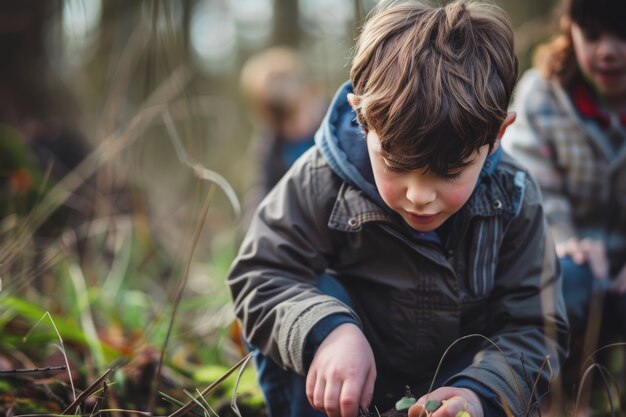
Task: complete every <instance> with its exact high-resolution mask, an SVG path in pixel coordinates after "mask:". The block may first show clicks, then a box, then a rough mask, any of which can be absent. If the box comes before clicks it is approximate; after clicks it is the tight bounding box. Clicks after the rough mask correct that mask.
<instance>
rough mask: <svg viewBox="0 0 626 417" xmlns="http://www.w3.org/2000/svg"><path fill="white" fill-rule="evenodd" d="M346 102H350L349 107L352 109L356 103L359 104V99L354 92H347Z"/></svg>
mask: <svg viewBox="0 0 626 417" xmlns="http://www.w3.org/2000/svg"><path fill="white" fill-rule="evenodd" d="M348 103H350V107H352V108H353V109H354V108H355V107H356V105H357V104H359V100H358V99H357V98H356V96H355V95H354V94H352V93H348Z"/></svg>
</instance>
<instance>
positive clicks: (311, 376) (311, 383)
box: [306, 369, 317, 406]
mask: <svg viewBox="0 0 626 417" xmlns="http://www.w3.org/2000/svg"><path fill="white" fill-rule="evenodd" d="M316 379H317V372H315V370H314V369H311V370H310V371H309V372H308V373H307V375H306V398H307V399H308V400H309V404H311V406H313V392H314V391H315V382H316Z"/></svg>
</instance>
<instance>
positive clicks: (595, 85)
mask: <svg viewBox="0 0 626 417" xmlns="http://www.w3.org/2000/svg"><path fill="white" fill-rule="evenodd" d="M563 8H564V9H563V11H564V12H563V15H562V18H561V32H560V33H559V34H558V35H557V36H556V37H555V38H554V39H553V40H552V41H551V42H549V43H547V44H545V45H543V46H542V47H541V48H540V49H538V51H537V54H536V56H535V68H534V69H531V70H529V71H528V72H527V73H526V74H525V75H524V77H523V78H522V80H521V81H520V83H519V86H518V90H517V93H516V98H515V100H514V103H513V105H512V110H514V111H516V112H517V121H516V123H514V124H513V125H512V126H511V127H510V128H509V129H508V130H507V132H506V135H505V137H504V140H503V141H502V144H503V146H504V147H505V148H507V149H508V150H509V151H510V152H511V153H512V154H513V155H514V156H515V157H517V158H518V159H519V161H520V162H522V163H523V164H524V165H526V167H528V168H529V169H530V171H531V172H532V174H533V175H534V176H535V178H536V179H537V181H538V182H539V185H540V187H541V188H542V193H543V198H544V207H545V211H546V214H547V216H548V222H549V224H550V226H551V229H552V231H553V233H554V236H555V239H556V243H557V252H558V254H559V256H560V261H561V266H562V271H563V278H564V279H563V287H564V296H565V301H566V304H567V310H568V315H569V318H570V322H571V328H572V332H573V334H572V340H573V342H574V343H573V345H575V344H577V343H579V342H577V341H580V340H582V339H581V337H580V336H581V334H582V333H583V332H584V329H585V326H586V325H587V321H588V316H589V313H590V309H589V304H590V300H591V298H592V294H593V293H594V292H600V293H603V292H604V291H605V290H606V297H605V298H604V315H603V318H602V323H591V325H592V326H593V327H596V326H600V324H602V327H603V332H604V335H605V336H618V337H622V338H624V336H625V335H626V320H625V319H626V146H625V145H624V142H625V140H626V24H625V22H626V7H624V3H623V2H622V1H621V0H564V3H563ZM608 341H609V339H603V340H602V341H601V343H607V342H608ZM573 348H574V346H573ZM582 359H583V360H584V359H585V358H582Z"/></svg>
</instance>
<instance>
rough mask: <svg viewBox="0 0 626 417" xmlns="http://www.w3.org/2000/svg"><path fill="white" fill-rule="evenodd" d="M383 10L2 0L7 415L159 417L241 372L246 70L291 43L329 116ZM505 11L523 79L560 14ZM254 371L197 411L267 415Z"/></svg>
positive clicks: (529, 7)
mask: <svg viewBox="0 0 626 417" xmlns="http://www.w3.org/2000/svg"><path fill="white" fill-rule="evenodd" d="M375 3H376V1H375V0H132V1H129V0H106V1H104V0H48V1H40V0H2V1H0V280H1V292H0V372H2V373H0V415H19V414H28V413H30V414H36V413H61V412H64V411H65V413H66V414H70V415H74V414H80V413H84V414H90V413H93V414H95V413H100V414H104V413H110V414H111V415H124V414H128V413H129V412H128V411H123V410H131V409H132V410H143V411H149V412H152V413H155V414H166V413H170V412H173V410H176V409H179V408H180V406H181V405H182V404H183V403H186V402H188V401H190V397H189V395H193V394H195V392H194V391H195V390H196V388H197V389H200V390H202V389H203V388H205V387H207V386H208V385H209V384H211V383H214V382H215V381H216V379H218V378H219V377H220V376H222V375H224V374H225V373H226V371H227V370H228V368H230V367H231V366H232V365H233V364H234V363H235V362H237V361H238V360H239V359H241V358H242V357H243V355H244V354H245V352H244V351H243V350H242V346H241V345H240V344H239V343H238V338H237V337H236V336H235V335H236V333H237V328H236V326H235V325H234V324H233V314H232V311H231V307H230V303H229V296H228V293H227V290H226V287H225V285H224V279H225V275H226V272H227V269H228V266H229V263H230V261H231V260H232V258H233V257H234V254H235V251H236V249H237V246H238V243H239V240H240V238H241V235H242V230H241V229H242V228H243V227H244V225H245V221H242V220H241V219H242V218H243V217H245V216H242V214H241V208H240V207H241V204H240V203H239V200H241V199H242V197H243V195H244V194H245V192H246V190H247V188H248V187H249V185H250V183H251V181H252V180H253V177H254V176H255V173H254V172H251V163H250V152H249V151H248V150H249V146H251V143H250V138H251V132H252V123H251V118H250V111H249V108H248V103H246V101H245V100H244V98H243V96H242V93H241V91H240V86H239V78H240V71H241V68H242V65H243V63H244V62H245V61H246V59H248V58H249V57H250V56H252V55H253V54H255V53H257V52H259V51H262V50H265V49H267V48H269V47H272V46H278V45H281V46H290V47H293V48H295V49H296V50H297V51H298V53H299V54H300V58H301V59H302V62H303V63H304V67H305V69H306V71H307V73H308V74H309V75H310V76H311V77H312V79H313V80H314V83H315V84H316V86H317V87H318V88H319V90H320V91H321V92H322V94H323V95H324V96H325V98H326V99H328V100H329V99H330V98H331V96H332V94H333V93H334V91H335V90H336V88H337V87H338V86H339V85H340V84H341V83H342V82H343V81H344V80H346V79H347V78H348V72H349V66H350V57H351V48H352V47H353V45H354V40H355V38H356V37H357V34H358V32H359V28H360V26H361V25H362V23H363V21H364V18H365V17H366V15H367V13H368V12H369V11H370V10H371V9H372V7H373V6H374V5H375ZM496 3H498V4H499V5H501V6H502V7H503V8H504V9H506V10H507V11H508V12H509V13H510V15H511V17H512V20H513V22H514V25H515V27H516V32H517V33H516V35H517V47H518V54H519V57H520V62H521V67H522V68H521V70H523V69H525V68H527V67H528V66H529V65H530V58H529V57H530V51H531V50H532V48H533V47H534V46H535V45H536V44H537V43H538V42H540V41H542V40H544V39H545V38H546V37H547V36H549V34H550V33H552V31H553V29H554V26H553V25H552V24H551V22H552V20H553V19H552V17H553V16H552V14H551V10H552V7H553V5H554V1H546V0H525V1H518V0H497V1H496ZM47 367H52V368H51V369H46V368H47ZM251 368H252V367H251V365H249V366H248V367H247V369H246V371H245V372H244V374H243V376H242V377H241V378H237V379H236V380H235V378H234V377H232V378H230V379H227V380H226V381H224V382H223V383H221V384H220V386H219V389H217V390H216V391H215V392H214V393H213V394H212V395H213V397H210V398H213V399H214V402H212V400H208V401H207V402H202V404H201V405H199V406H198V407H197V409H198V410H199V411H198V415H206V413H208V411H207V410H208V409H210V408H216V409H218V408H219V406H220V404H221V403H223V402H225V403H226V404H227V406H226V407H223V411H222V412H218V414H220V415H228V413H229V412H232V410H231V407H230V404H229V403H230V396H231V395H232V392H233V391H235V386H234V385H235V382H237V383H240V385H239V388H238V389H237V391H238V392H239V394H240V400H241V402H242V403H246V401H247V402H248V404H249V405H250V406H252V407H254V406H255V404H256V406H257V408H258V404H259V401H260V398H259V396H258V391H256V390H255V388H254V374H253V370H252V369H251ZM155 375H157V376H158V377H156V376H155ZM101 376H103V377H104V378H102V380H98V378H99V377H101ZM90 385H91V386H90ZM90 390H91V391H90ZM185 390H188V391H185ZM89 391H90V392H89ZM81 392H86V393H87V394H85V395H84V396H85V397H86V398H77V397H80V393H81ZM70 405H71V406H70ZM203 409H204V411H203ZM106 410H117V411H106ZM241 412H242V414H245V413H244V410H243V409H242V411H241Z"/></svg>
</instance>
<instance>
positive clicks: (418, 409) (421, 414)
mask: <svg viewBox="0 0 626 417" xmlns="http://www.w3.org/2000/svg"><path fill="white" fill-rule="evenodd" d="M427 415H428V413H427V412H426V409H425V408H424V404H421V403H420V404H413V405H412V406H411V407H410V408H409V417H426V416H427Z"/></svg>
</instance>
